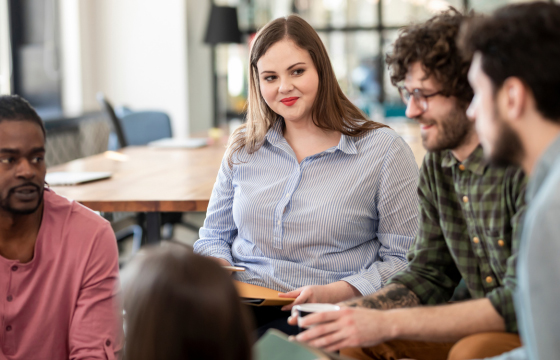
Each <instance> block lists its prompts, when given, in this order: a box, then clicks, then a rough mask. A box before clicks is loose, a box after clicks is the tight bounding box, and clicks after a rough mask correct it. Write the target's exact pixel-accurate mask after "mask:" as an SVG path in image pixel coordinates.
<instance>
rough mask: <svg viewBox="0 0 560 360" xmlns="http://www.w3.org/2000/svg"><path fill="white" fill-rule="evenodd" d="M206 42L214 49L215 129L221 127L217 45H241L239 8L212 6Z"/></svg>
mask: <svg viewBox="0 0 560 360" xmlns="http://www.w3.org/2000/svg"><path fill="white" fill-rule="evenodd" d="M204 42H205V43H206V44H209V45H211V47H212V77H213V78H212V82H213V87H214V89H213V91H214V124H213V125H214V127H219V125H220V124H219V109H218V75H217V71H216V45H218V44H240V43H241V31H239V25H238V23H237V8H234V7H229V6H216V5H214V4H212V10H211V11H210V19H209V20H208V27H207V28H206V36H205V37H204Z"/></svg>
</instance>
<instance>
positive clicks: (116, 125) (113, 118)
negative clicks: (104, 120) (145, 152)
mask: <svg viewBox="0 0 560 360" xmlns="http://www.w3.org/2000/svg"><path fill="white" fill-rule="evenodd" d="M97 102H98V103H99V106H101V109H102V110H103V111H104V112H105V114H106V115H107V117H108V118H109V120H110V122H111V128H112V130H113V131H114V132H115V134H117V140H118V142H119V147H121V148H122V147H125V146H128V143H127V141H126V137H125V136H124V131H123V128H122V126H121V123H120V122H119V118H118V117H117V115H116V114H115V110H114V109H113V105H111V103H110V102H109V101H108V100H107V98H106V97H105V94H103V93H102V92H98V93H97Z"/></svg>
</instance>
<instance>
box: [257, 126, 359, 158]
mask: <svg viewBox="0 0 560 360" xmlns="http://www.w3.org/2000/svg"><path fill="white" fill-rule="evenodd" d="M283 127H284V120H282V119H279V120H276V121H275V122H274V124H273V125H272V127H271V128H270V129H269V130H268V132H267V133H266V135H265V139H266V140H267V141H268V142H269V143H270V144H272V145H275V146H277V145H278V144H279V143H280V142H285V141H286V139H284V134H283ZM356 140H357V138H356V137H353V136H348V135H344V134H342V135H341V136H340V141H339V142H338V145H337V146H335V147H333V148H331V149H328V150H326V152H329V153H333V152H335V151H336V150H340V151H342V152H343V153H345V154H357V153H358V149H357V148H356V143H355V141H356Z"/></svg>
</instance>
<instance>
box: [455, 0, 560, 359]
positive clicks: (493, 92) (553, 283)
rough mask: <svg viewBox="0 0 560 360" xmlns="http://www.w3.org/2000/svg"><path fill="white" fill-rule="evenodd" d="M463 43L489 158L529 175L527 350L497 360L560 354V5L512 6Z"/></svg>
mask: <svg viewBox="0 0 560 360" xmlns="http://www.w3.org/2000/svg"><path fill="white" fill-rule="evenodd" d="M460 43H461V44H462V49H463V51H464V54H465V56H466V57H467V58H468V59H470V58H471V57H472V59H473V61H472V65H471V68H470V71H469V82H470V83H471V85H472V87H473V90H474V93H475V96H474V98H473V101H472V103H471V105H470V107H469V109H468V111H467V114H468V115H469V117H471V118H474V119H476V120H475V121H476V130H477V132H478V135H479V137H480V140H481V143H482V145H483V147H484V153H485V156H486V157H487V158H488V159H489V160H490V161H492V162H494V163H512V164H519V165H521V166H522V167H523V169H524V171H525V172H526V173H527V174H528V175H529V176H530V182H529V185H528V188H527V192H526V198H527V203H528V204H529V208H528V210H527V213H526V215H525V219H524V223H523V231H522V233H521V249H520V251H519V260H518V264H517V277H518V287H517V293H516V297H515V307H516V313H517V319H518V322H519V329H520V334H521V337H522V340H523V343H524V348H521V349H517V350H514V351H512V352H510V353H507V354H504V355H501V356H499V357H497V358H494V359H500V360H505V359H508V360H510V359H531V360H551V359H560V312H559V311H558V310H559V305H560V286H559V285H560V261H559V260H558V256H560V64H559V63H558V61H559V59H560V5H558V4H552V3H544V2H540V3H529V4H518V5H511V6H506V7H504V8H501V9H499V10H498V11H496V13H494V15H493V16H491V17H487V18H477V19H474V21H471V22H470V23H468V24H467V26H465V27H464V28H463V32H462V36H461V39H460Z"/></svg>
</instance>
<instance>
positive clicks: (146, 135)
mask: <svg viewBox="0 0 560 360" xmlns="http://www.w3.org/2000/svg"><path fill="white" fill-rule="evenodd" d="M97 101H98V102H99V104H100V105H101V107H102V108H103V110H104V111H105V112H106V114H107V116H108V118H109V119H110V120H111V127H112V129H113V131H114V132H115V134H116V137H117V140H118V144H119V145H120V146H119V148H122V147H125V146H129V145H132V146H134V145H136V146H142V145H147V144H148V143H149V142H151V141H155V140H160V139H164V138H171V137H172V136H173V133H172V129H171V119H170V118H169V116H168V115H167V114H166V113H164V112H162V111H132V110H130V109H129V108H126V107H121V108H119V111H118V113H119V115H120V116H119V115H117V111H115V108H113V106H112V105H111V103H110V102H109V101H108V100H107V98H106V97H105V96H104V95H103V93H98V94H97ZM140 220H141V219H139V221H140ZM142 223H143V222H142ZM161 223H162V224H163V231H162V236H161V238H162V239H165V240H169V239H171V238H172V237H173V228H174V225H175V224H179V225H182V226H184V227H186V228H188V229H190V230H193V231H196V232H198V230H199V227H198V226H196V225H194V224H191V223H188V222H185V221H183V213H181V212H165V213H162V214H161Z"/></svg>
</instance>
